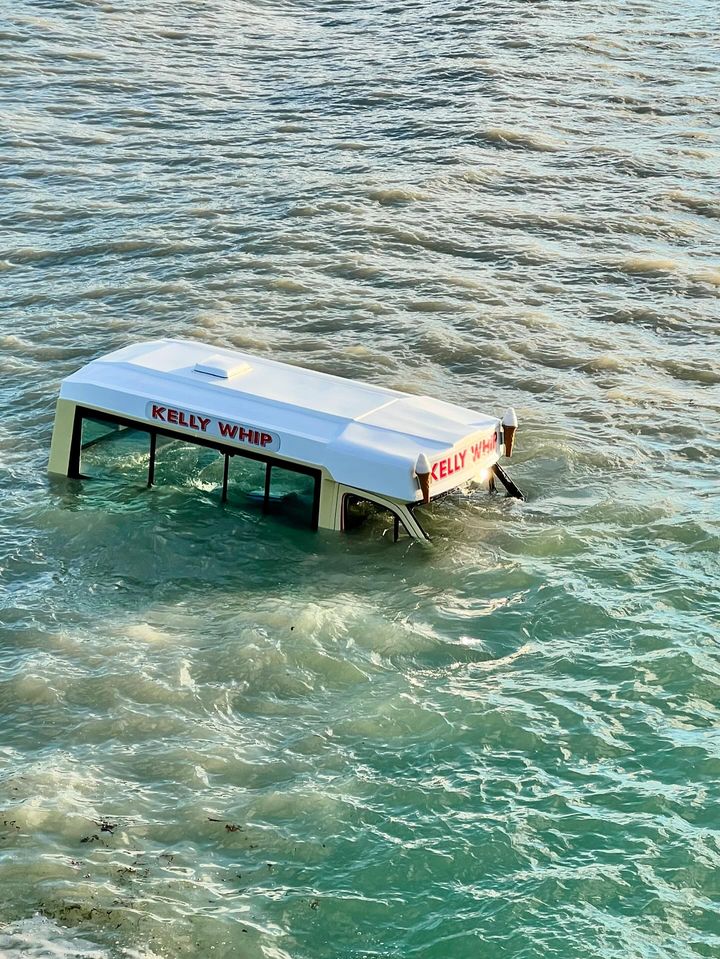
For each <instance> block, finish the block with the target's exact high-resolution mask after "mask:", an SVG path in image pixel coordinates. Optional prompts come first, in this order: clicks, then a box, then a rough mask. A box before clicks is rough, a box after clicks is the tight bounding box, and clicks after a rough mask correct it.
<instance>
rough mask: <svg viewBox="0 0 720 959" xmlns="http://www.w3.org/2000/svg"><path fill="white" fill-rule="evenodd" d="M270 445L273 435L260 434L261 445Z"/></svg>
mask: <svg viewBox="0 0 720 959" xmlns="http://www.w3.org/2000/svg"><path fill="white" fill-rule="evenodd" d="M268 443H272V433H261V434H260V445H261V446H267V445H268Z"/></svg>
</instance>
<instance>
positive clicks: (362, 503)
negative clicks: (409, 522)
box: [343, 493, 410, 543]
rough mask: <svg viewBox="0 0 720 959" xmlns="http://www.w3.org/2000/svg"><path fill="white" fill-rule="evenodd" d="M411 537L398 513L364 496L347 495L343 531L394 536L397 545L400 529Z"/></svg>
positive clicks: (344, 502) (344, 506)
mask: <svg viewBox="0 0 720 959" xmlns="http://www.w3.org/2000/svg"><path fill="white" fill-rule="evenodd" d="M401 528H402V529H403V530H404V531H405V533H407V534H408V536H409V535H410V534H409V532H408V529H407V527H406V526H405V524H404V523H403V521H402V520H401V519H400V516H399V514H398V513H396V512H395V511H394V510H391V509H390V508H389V507H387V506H381V505H380V504H379V503H376V502H374V501H373V500H370V499H365V498H364V497H362V496H355V495H354V494H352V493H347V494H346V495H345V497H344V498H343V529H344V530H346V531H347V532H349V533H353V532H356V531H358V530H365V531H369V532H371V533H377V534H379V535H380V536H392V539H393V542H395V543H397V541H398V539H399V537H400V529H401Z"/></svg>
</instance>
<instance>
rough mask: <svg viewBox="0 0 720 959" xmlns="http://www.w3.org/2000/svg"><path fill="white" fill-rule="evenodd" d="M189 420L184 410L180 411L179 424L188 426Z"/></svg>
mask: <svg viewBox="0 0 720 959" xmlns="http://www.w3.org/2000/svg"><path fill="white" fill-rule="evenodd" d="M188 425H189V424H188V421H187V420H186V419H185V414H184V413H183V411H182V410H180V412H179V413H178V426H188Z"/></svg>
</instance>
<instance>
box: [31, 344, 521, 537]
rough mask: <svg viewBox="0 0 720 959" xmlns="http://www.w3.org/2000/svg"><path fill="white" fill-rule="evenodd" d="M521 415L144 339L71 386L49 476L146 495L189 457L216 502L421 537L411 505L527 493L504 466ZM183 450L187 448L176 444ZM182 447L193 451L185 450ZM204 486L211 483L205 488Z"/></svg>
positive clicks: (65, 389) (93, 366)
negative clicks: (456, 494) (460, 494)
mask: <svg viewBox="0 0 720 959" xmlns="http://www.w3.org/2000/svg"><path fill="white" fill-rule="evenodd" d="M516 427H517V420H516V418H515V414H514V412H513V411H512V410H509V411H508V412H507V413H506V414H505V416H504V417H503V418H502V420H501V419H498V418H497V417H494V416H485V415H483V414H480V413H475V412H473V411H472V410H469V409H464V408H463V407H460V406H455V405H453V404H451V403H446V402H444V401H442V400H437V399H431V398H430V397H426V396H414V395H411V394H407V393H401V392H398V391H396V390H391V389H386V388H384V387H381V386H372V385H370V384H367V383H360V382H356V381H354V380H348V379H343V378H342V377H338V376H330V375H327V374H325V373H318V372H315V371H313V370H307V369H302V368H299V367H295V366H290V365H287V364H285V363H278V362H276V361H273V360H269V359H265V358H263V357H258V356H252V355H248V354H245V353H239V352H236V351H233V350H227V349H217V348H214V347H208V346H206V345H204V344H202V343H200V342H193V341H184V340H157V341H153V342H145V343H138V344H134V345H132V346H127V347H125V348H123V349H120V350H117V351H116V352H114V353H110V354H108V355H107V356H102V357H100V358H99V359H97V360H93V361H92V362H91V363H88V364H87V366H84V367H83V368H82V369H80V370H78V371H77V372H76V373H73V374H72V375H71V376H69V377H67V378H66V379H65V380H63V383H62V386H61V389H60V398H59V400H58V404H57V412H56V415H55V426H54V430H53V437H52V447H51V451H50V462H49V470H50V472H51V473H57V474H61V475H63V476H69V477H73V478H76V479H85V478H88V477H92V476H93V475H98V474H97V470H100V471H101V473H102V471H103V470H107V469H108V468H115V469H117V470H118V471H119V472H120V473H121V474H122V475H123V476H124V477H125V478H126V479H128V478H130V479H132V480H133V481H134V482H142V484H143V485H147V486H149V487H152V486H153V485H155V484H157V483H158V482H162V476H161V473H162V469H161V466H162V464H163V462H164V460H163V457H167V456H168V452H167V450H168V447H169V446H172V448H173V449H175V450H176V455H182V454H177V450H179V449H181V448H182V449H185V450H189V449H190V448H191V447H192V450H193V451H194V453H196V454H197V455H198V456H199V457H200V459H198V460H197V461H196V463H195V466H196V468H197V469H202V470H203V471H204V474H205V475H206V477H207V479H208V482H209V484H210V487H209V488H216V489H217V493H218V495H219V499H220V500H221V502H228V501H230V502H237V503H240V502H242V503H244V504H254V507H255V508H256V509H259V510H261V511H262V512H266V513H268V512H270V513H276V514H280V515H282V514H283V512H286V513H287V514H288V516H289V517H290V518H291V519H292V520H293V521H295V522H299V523H301V524H302V525H307V526H308V527H310V528H311V529H317V528H318V527H320V528H324V529H332V530H346V529H351V528H353V527H354V526H355V525H357V524H358V523H359V522H361V521H362V520H363V519H364V518H365V517H366V516H367V515H368V514H372V513H377V512H379V513H381V514H383V515H385V517H386V518H389V519H390V524H389V526H388V528H392V529H393V531H394V538H395V539H397V538H398V536H399V534H400V531H401V530H404V531H405V532H406V533H407V534H409V535H410V536H411V537H413V538H415V539H419V540H424V539H427V538H428V537H427V535H426V533H425V532H424V530H423V528H422V526H421V524H420V522H419V519H418V516H417V513H416V512H415V507H417V506H419V505H420V504H423V503H428V502H430V501H431V500H434V499H436V498H437V497H440V496H443V495H444V494H446V493H448V492H450V491H451V490H454V489H457V488H458V487H461V486H464V485H466V484H468V483H470V482H479V483H482V484H483V485H484V486H485V487H486V488H490V489H494V484H495V479H496V478H497V479H498V480H499V481H500V482H501V483H502V484H503V486H504V487H505V488H506V490H507V492H508V494H509V495H510V496H515V497H518V498H520V499H522V498H523V496H522V493H521V492H520V490H519V489H518V488H517V487H516V486H515V484H514V483H513V482H512V481H511V480H510V478H509V477H508V476H507V474H506V473H505V471H504V470H503V469H502V468H501V467H500V465H499V463H498V460H499V458H500V456H501V454H502V453H505V454H506V455H508V456H509V455H510V454H511V452H512V445H513V438H514V434H515V429H516ZM178 444H179V445H178ZM187 444H190V446H188V445H187ZM204 488H205V489H207V488H208V484H207V483H206V484H205V485H204Z"/></svg>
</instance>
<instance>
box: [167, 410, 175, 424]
mask: <svg viewBox="0 0 720 959" xmlns="http://www.w3.org/2000/svg"><path fill="white" fill-rule="evenodd" d="M167 421H168V423H177V421H178V414H177V410H171V409H168V411H167Z"/></svg>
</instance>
